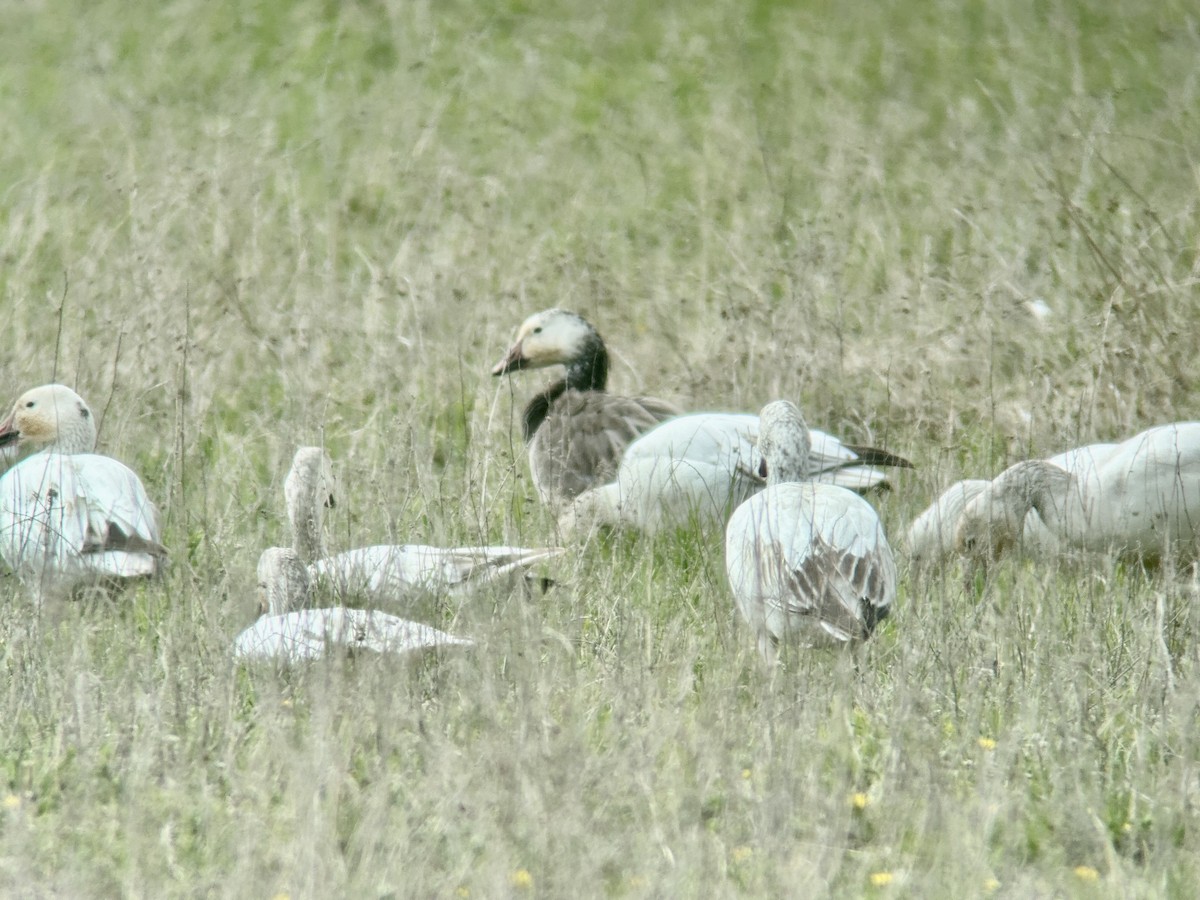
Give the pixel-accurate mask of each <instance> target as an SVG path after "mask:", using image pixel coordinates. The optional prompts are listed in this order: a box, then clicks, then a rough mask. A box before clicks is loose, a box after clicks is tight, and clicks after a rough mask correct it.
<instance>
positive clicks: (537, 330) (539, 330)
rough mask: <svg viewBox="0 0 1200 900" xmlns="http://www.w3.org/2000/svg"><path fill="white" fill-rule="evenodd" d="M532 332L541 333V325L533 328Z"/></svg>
mask: <svg viewBox="0 0 1200 900" xmlns="http://www.w3.org/2000/svg"><path fill="white" fill-rule="evenodd" d="M533 333H534V334H541V333H542V326H541V325H539V326H538V327H537V328H535V329H533Z"/></svg>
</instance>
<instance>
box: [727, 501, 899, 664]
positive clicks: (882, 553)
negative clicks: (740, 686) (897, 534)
mask: <svg viewBox="0 0 1200 900" xmlns="http://www.w3.org/2000/svg"><path fill="white" fill-rule="evenodd" d="M726 566H727V570H728V574H729V580H730V585H731V587H732V588H733V592H734V595H735V597H736V598H737V601H738V605H739V608H740V609H741V611H742V614H743V616H744V617H745V618H746V620H747V621H748V622H749V623H750V624H751V626H752V627H754V628H755V630H756V631H758V632H759V636H760V646H762V645H763V639H764V637H766V636H769V637H770V638H771V639H772V640H774V641H778V640H780V639H781V638H783V637H784V636H785V635H786V634H787V633H789V632H794V631H801V632H804V633H805V634H806V635H807V636H808V638H809V640H810V641H811V642H812V643H813V644H844V643H847V642H849V641H856V640H862V639H864V638H866V637H867V636H868V635H870V633H871V631H872V629H873V628H874V626H875V624H876V623H877V622H878V621H879V620H880V619H882V618H884V617H885V616H886V615H887V612H888V608H889V607H890V605H891V603H892V601H893V600H894V598H895V595H896V580H897V579H896V566H895V561H894V560H893V558H892V553H891V549H890V548H889V547H888V544H887V540H886V538H885V537H884V534H883V527H882V525H881V524H880V522H879V517H878V516H877V515H876V513H875V511H874V510H873V509H872V508H871V506H870V504H868V503H867V502H866V501H865V500H863V499H862V498H861V497H859V496H858V495H857V494H855V493H853V492H851V491H848V490H845V489H843V488H838V487H835V486H831V485H821V484H813V483H804V484H799V483H791V484H782V485H778V486H776V487H774V488H770V489H768V490H767V491H765V492H763V493H762V494H759V495H757V496H755V497H753V498H751V499H750V500H748V501H747V502H746V503H744V504H743V505H742V506H741V507H739V508H738V510H737V511H736V512H735V514H734V516H733V518H732V519H730V522H729V528H728V530H727V532H726Z"/></svg>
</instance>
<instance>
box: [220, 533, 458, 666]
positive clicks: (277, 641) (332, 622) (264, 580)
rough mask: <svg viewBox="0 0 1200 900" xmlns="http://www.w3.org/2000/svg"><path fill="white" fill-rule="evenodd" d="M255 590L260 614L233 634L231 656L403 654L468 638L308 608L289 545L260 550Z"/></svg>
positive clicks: (303, 571)
mask: <svg viewBox="0 0 1200 900" xmlns="http://www.w3.org/2000/svg"><path fill="white" fill-rule="evenodd" d="M258 589H259V603H260V606H261V607H262V609H263V611H264V613H265V614H264V615H262V616H260V617H259V619H258V620H257V621H256V622H255V623H254V624H253V625H251V626H250V627H249V628H247V629H246V630H245V631H243V632H242V633H241V634H239V635H238V636H237V639H236V640H235V641H234V645H233V655H234V657H235V658H238V659H244V660H270V661H275V662H279V663H297V662H303V661H306V660H313V659H319V658H321V657H322V656H325V655H326V654H327V653H328V652H330V651H331V650H340V651H372V652H375V653H394V654H408V653H414V652H417V651H423V650H430V649H438V648H445V647H468V646H471V645H472V643H473V642H472V641H469V640H466V639H464V638H458V637H455V636H454V635H451V634H447V633H446V632H444V631H439V630H438V629H436V628H433V627H431V626H429V625H424V624H422V623H420V622H410V621H408V620H406V619H400V618H397V617H396V616H393V615H389V614H388V613H385V612H380V611H379V610H373V609H347V608H345V607H330V608H324V609H311V608H308V603H309V602H310V594H309V591H310V583H309V577H308V569H307V568H306V567H305V565H304V563H303V562H301V560H300V559H299V557H297V556H296V553H295V551H294V550H290V549H286V548H283V547H272V548H270V549H268V550H265V551H263V554H262V556H261V557H260V558H259V560H258Z"/></svg>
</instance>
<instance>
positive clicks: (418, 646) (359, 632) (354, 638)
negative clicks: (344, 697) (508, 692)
mask: <svg viewBox="0 0 1200 900" xmlns="http://www.w3.org/2000/svg"><path fill="white" fill-rule="evenodd" d="M472 643H473V642H472V641H469V640H465V639H463V638H458V637H454V636H453V635H450V634H447V633H446V632H444V631H439V630H438V629H436V628H433V627H431V626H429V625H424V624H422V623H420V622H410V621H408V620H406V619H400V618H397V617H396V616H392V615H388V614H387V613H383V612H379V611H378V610H369V609H345V608H342V607H336V608H327V609H300V610H294V611H292V612H288V613H283V614H281V615H274V616H262V617H261V618H259V620H258V621H257V622H255V623H254V624H253V625H251V626H250V627H249V628H247V629H246V630H245V631H243V632H242V633H241V634H239V635H238V637H237V639H236V640H235V641H234V645H233V655H234V656H235V657H237V658H241V659H272V660H276V661H279V662H284V663H294V662H302V661H304V660H311V659H319V658H320V657H322V656H324V655H325V654H326V653H327V652H328V651H329V650H330V648H339V649H343V650H350V651H358V650H370V651H373V652H376V653H400V654H403V653H410V652H413V651H417V650H424V649H428V648H433V647H445V646H470V645H471V644H472Z"/></svg>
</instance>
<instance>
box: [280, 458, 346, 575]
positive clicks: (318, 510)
mask: <svg viewBox="0 0 1200 900" xmlns="http://www.w3.org/2000/svg"><path fill="white" fill-rule="evenodd" d="M333 491H334V481H333V463H332V462H331V461H330V459H329V454H328V453H326V452H325V451H324V450H322V449H321V448H320V447H301V448H300V449H299V450H297V451H296V455H295V456H294V457H292V468H291V470H290V471H289V472H288V474H287V478H286V479H284V482H283V496H284V498H285V500H286V502H287V514H288V521H289V522H291V525H292V540H293V543H294V545H295V548H296V552H297V553H298V554H299V555H300V558H301V559H304V560H306V561H309V562H311V561H313V560H316V559H319V558H321V557H322V556H324V555H325V550H324V542H323V541H322V539H321V529H322V527H323V526H324V523H325V510H326V509H332V508H333V507H334V506H336V505H337V504H336V501H335V500H334V496H333Z"/></svg>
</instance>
